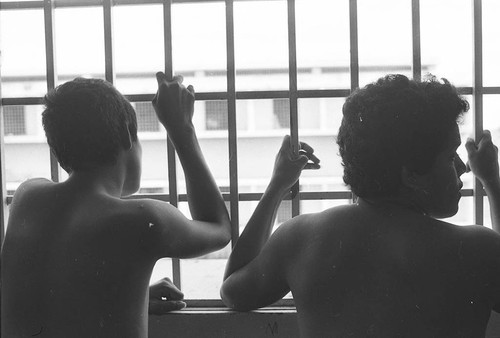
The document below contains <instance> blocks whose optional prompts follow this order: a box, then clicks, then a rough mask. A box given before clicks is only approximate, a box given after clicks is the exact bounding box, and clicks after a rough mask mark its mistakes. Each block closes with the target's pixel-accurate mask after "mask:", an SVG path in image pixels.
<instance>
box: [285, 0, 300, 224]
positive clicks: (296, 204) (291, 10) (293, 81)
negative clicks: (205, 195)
mask: <svg viewBox="0 0 500 338" xmlns="http://www.w3.org/2000/svg"><path fill="white" fill-rule="evenodd" d="M287 5H288V6H287V9H288V74H289V75H288V76H289V86H290V88H289V90H290V94H289V95H290V136H291V140H292V147H293V152H294V154H295V155H298V153H299V118H298V95H297V37H296V34H295V33H296V32H295V0H288V1H287ZM299 181H300V179H299V180H297V182H296V183H295V184H294V185H293V187H292V191H291V192H292V217H295V216H297V215H299V214H300V195H299V194H298V192H299V189H300V183H299Z"/></svg>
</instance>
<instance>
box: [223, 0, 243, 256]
mask: <svg viewBox="0 0 500 338" xmlns="http://www.w3.org/2000/svg"><path fill="white" fill-rule="evenodd" d="M233 5H234V4H233V0H226V53H227V55H226V58H227V60H226V62H227V118H228V130H227V131H228V147H229V196H230V200H229V205H230V209H231V210H230V214H231V246H232V247H234V245H235V244H236V241H237V240H238V237H239V235H240V225H239V224H240V220H239V189H238V135H237V129H236V66H235V60H234V6H233Z"/></svg>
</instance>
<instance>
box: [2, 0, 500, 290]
mask: <svg viewBox="0 0 500 338" xmlns="http://www.w3.org/2000/svg"><path fill="white" fill-rule="evenodd" d="M280 1H286V3H287V32H288V41H287V42H288V69H287V70H286V71H283V70H275V73H276V74H278V75H280V76H288V89H286V90H262V91H236V87H235V82H236V73H237V70H236V67H235V41H234V40H235V37H234V36H235V34H234V4H235V3H237V2H239V1H238V0H225V1H223V2H224V3H225V19H226V32H225V33H226V35H225V36H226V62H227V63H226V69H225V70H223V71H220V74H222V76H225V77H226V83H227V91H223V92H200V93H197V94H196V97H197V100H198V101H200V100H201V101H206V102H205V109H206V111H205V112H206V120H205V121H206V122H205V123H206V124H205V127H206V130H227V132H228V141H227V142H228V148H229V154H228V167H229V168H228V170H229V178H228V181H229V186H228V187H227V186H225V187H224V195H225V198H226V201H227V202H228V204H229V205H230V208H229V209H230V215H231V222H232V242H233V244H234V242H235V241H236V239H237V238H238V236H239V224H240V210H239V203H240V201H256V200H258V199H259V198H260V196H261V194H252V193H240V192H239V189H238V185H239V177H238V142H237V139H238V133H237V132H238V129H237V113H238V112H237V111H236V101H237V100H253V99H256V100H257V99H273V116H275V119H276V121H277V122H276V123H277V125H278V126H279V127H280V128H286V129H289V131H290V134H291V135H292V140H293V142H295V143H297V142H298V139H299V126H298V118H297V114H298V112H297V110H298V107H297V106H298V104H297V101H298V99H300V98H331V97H345V96H347V95H349V93H350V92H352V91H353V90H355V89H356V88H358V87H359V73H360V65H359V55H358V53H359V46H358V45H359V34H358V9H357V7H358V1H357V0H344V1H345V2H346V3H348V13H349V14H348V15H349V25H348V26H349V48H350V54H349V55H350V59H349V68H348V74H349V79H350V83H349V85H348V86H349V88H340V89H323V88H321V89H320V88H318V89H315V90H298V88H297V74H298V73H299V69H298V67H297V46H296V40H297V36H296V13H295V7H296V1H295V0H280ZM470 1H471V3H472V4H473V28H474V31H473V39H474V57H473V62H474V65H473V66H474V69H473V75H474V81H473V84H472V86H471V87H462V88H459V90H460V92H461V93H463V94H467V95H472V98H473V107H474V110H473V121H474V132H475V134H476V135H477V134H479V133H480V132H481V131H482V129H483V97H484V95H488V94H500V87H484V86H483V81H482V75H483V67H482V61H481V60H482V57H483V55H482V48H483V46H482V34H483V32H482V19H481V18H482V1H481V0H470ZM185 2H190V3H193V4H196V3H199V4H202V3H207V2H210V1H206V0H198V1H196V0H147V1H144V0H114V1H112V0H104V1H103V0H99V1H98V0H95V1H88V0H77V1H73V0H71V1H69V0H55V1H49V0H44V1H28V2H23V1H19V2H16V1H8V2H6V1H0V10H1V11H4V10H5V11H11V10H12V11H15V10H19V11H22V10H26V9H40V10H43V13H44V29H45V32H44V34H45V41H44V42H45V54H46V78H44V81H45V82H46V83H45V85H46V88H47V89H48V90H50V89H53V88H54V87H55V79H56V78H57V74H56V63H55V46H54V35H55V34H54V22H53V21H54V9H55V8H63V7H72V6H82V7H85V6H93V7H101V8H102V11H103V27H104V37H103V38H104V44H105V51H104V52H105V77H106V79H107V80H108V81H110V82H114V80H115V77H116V74H115V67H114V66H115V63H114V57H115V53H114V46H113V24H112V23H113V22H112V19H113V15H112V14H113V13H112V12H113V10H114V8H115V7H116V6H123V5H132V4H142V5H143V4H161V6H162V10H163V25H164V27H163V28H164V29H163V33H164V71H165V73H166V74H167V76H171V75H172V74H173V62H172V26H171V25H172V20H171V19H172V4H177V3H185ZM221 2H222V1H221ZM261 2H263V3H264V1H261ZM271 2H273V1H270V3H271ZM297 2H298V0H297ZM420 13H421V9H420V0H411V17H412V24H411V28H412V34H411V38H412V44H411V48H412V61H411V62H412V74H413V77H414V78H415V79H420V78H421V76H422V70H425V65H422V60H421V46H420V43H421V34H420V33H421V25H420ZM325 42H326V41H325ZM404 66H405V65H404ZM362 70H363V69H361V71H362ZM255 72H256V71H255V70H245V69H239V70H238V74H241V75H243V74H247V75H252V76H253V75H255ZM147 75H148V76H149V77H152V76H153V75H152V74H151V75H149V74H147ZM2 81H4V80H3V79H2ZM264 85H265V84H264V83H263V86H264ZM152 96H153V94H130V95H127V97H128V98H129V99H130V100H131V101H132V102H135V105H136V111H137V117H138V123H139V131H153V132H157V131H159V130H160V128H159V124H158V122H157V120H156V118H155V116H154V111H153V112H152V107H151V105H150V103H149V102H145V101H151V99H152ZM141 101H144V102H141ZM41 102H42V98H41V97H1V104H2V105H3V107H2V109H3V112H2V113H3V119H4V120H3V121H4V134H5V135H23V134H26V131H27V130H26V128H27V126H26V121H25V118H26V117H25V111H24V105H36V104H40V103H41ZM21 110H22V112H21ZM165 139H166V138H165ZM0 143H1V146H2V149H3V147H4V139H3V138H0ZM296 149H297V147H296ZM167 150H168V156H167V163H166V164H165V167H166V168H168V181H169V182H168V197H167V200H168V201H169V202H170V203H172V204H173V205H174V206H177V205H178V203H179V201H180V200H181V201H182V200H185V199H186V198H185V195H180V194H179V193H178V191H177V179H178V177H177V172H176V159H175V152H174V148H173V146H172V145H171V144H170V143H169V144H168V148H167ZM48 165H50V167H51V178H52V180H54V181H58V180H59V167H58V165H57V161H56V160H55V158H54V157H53V156H51V157H50V164H48ZM1 175H2V176H1V181H2V185H3V186H2V189H1V191H2V196H1V198H2V202H3V203H2V215H3V214H5V213H4V211H6V210H7V205H6V201H7V200H8V199H7V196H5V191H6V188H5V175H6V174H5V162H4V161H3V160H2V162H1ZM151 189H153V190H149V189H148V188H146V189H144V190H142V191H141V192H143V193H160V191H157V190H155V188H151ZM298 190H299V186H298V184H297V185H296V186H295V187H294V188H293V191H294V192H297V191H298ZM161 192H163V191H161ZM8 195H9V199H11V197H10V195H11V191H9V192H8ZM465 195H466V196H473V199H474V204H473V207H474V215H475V216H474V219H475V222H476V223H477V224H482V223H483V222H484V214H483V204H484V191H483V189H482V187H481V186H480V184H479V182H478V181H476V182H475V184H474V186H473V189H472V190H466V191H465ZM294 196H295V197H294V198H293V199H291V200H290V196H288V200H287V201H284V202H283V205H282V208H280V210H279V211H278V220H280V219H285V217H289V216H286V215H289V213H291V214H292V215H293V216H295V215H297V214H298V213H300V210H299V207H300V201H301V200H320V199H346V198H348V197H352V195H351V194H350V193H349V192H346V191H334V192H331V191H318V192H300V193H298V194H295V195H294ZM158 198H162V199H165V198H164V196H162V197H160V195H158ZM285 214H286V215H285ZM2 229H4V220H3V218H2ZM3 233H4V232H3V230H2V231H1V234H0V235H1V236H2V238H3ZM172 262H173V263H172V271H173V277H174V278H173V279H174V282H175V283H176V285H178V286H180V284H181V271H180V269H181V266H180V263H179V260H177V259H174V260H172Z"/></svg>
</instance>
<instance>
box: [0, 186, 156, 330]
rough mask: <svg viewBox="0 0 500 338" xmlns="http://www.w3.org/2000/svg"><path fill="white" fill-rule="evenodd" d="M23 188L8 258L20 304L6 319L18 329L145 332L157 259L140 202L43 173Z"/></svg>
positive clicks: (13, 298)
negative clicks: (50, 178) (150, 247)
mask: <svg viewBox="0 0 500 338" xmlns="http://www.w3.org/2000/svg"><path fill="white" fill-rule="evenodd" d="M20 190H21V191H22V192H21V193H18V194H16V198H15V199H14V201H13V209H14V212H13V213H12V215H11V219H10V223H11V224H12V225H13V226H12V228H10V227H9V236H10V240H9V241H6V243H5V247H4V256H3V261H4V264H3V266H2V271H3V283H2V288H3V290H4V291H5V292H3V293H2V298H3V300H2V301H3V302H4V304H6V305H5V306H6V307H11V306H13V307H14V308H17V311H16V310H14V311H12V312H10V311H9V312H8V315H7V316H4V318H3V324H4V325H5V326H6V327H10V328H15V331H12V332H11V333H14V336H19V337H22V336H28V337H29V336H34V335H36V334H39V335H40V336H42V337H44V336H45V337H62V336H64V334H67V333H68V332H74V333H73V334H72V336H73V337H78V336H79V335H80V334H81V336H82V337H140V336H141V333H142V332H144V331H145V328H146V325H147V300H148V298H147V290H148V285H149V278H150V275H151V271H152V268H153V265H154V259H153V258H154V257H153V255H152V253H151V252H149V251H148V248H147V244H148V239H147V234H148V230H149V227H148V224H149V223H148V221H147V219H145V217H144V216H143V215H141V210H140V203H141V202H140V201H137V200H131V201H127V200H120V199H118V198H111V197H109V196H106V195H104V194H102V195H99V194H95V193H93V192H85V191H82V189H81V187H75V186H74V185H72V184H71V183H68V182H65V183H59V184H55V183H52V182H50V181H46V180H42V179H39V180H33V181H29V182H26V183H24V184H23V185H22V186H21V187H20ZM142 203H144V202H142ZM20 286H21V287H20ZM73 304H78V306H74V305H73ZM26 309H29V310H30V311H26ZM137 318H141V320H140V321H137ZM21 331H22V332H23V333H22V334H21ZM6 336H9V332H6Z"/></svg>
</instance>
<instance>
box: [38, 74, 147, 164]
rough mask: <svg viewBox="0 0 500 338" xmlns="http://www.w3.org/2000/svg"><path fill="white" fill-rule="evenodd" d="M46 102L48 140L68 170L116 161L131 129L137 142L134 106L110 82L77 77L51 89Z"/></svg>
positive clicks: (43, 120) (45, 115)
mask: <svg viewBox="0 0 500 338" xmlns="http://www.w3.org/2000/svg"><path fill="white" fill-rule="evenodd" d="M44 103H45V110H44V111H43V113H42V123H43V127H44V129H45V135H46V136H47V142H48V144H49V146H50V148H51V150H52V152H53V153H54V155H55V156H56V157H57V159H58V161H59V163H60V165H61V167H62V168H63V169H64V170H66V171H67V172H71V171H74V170H81V169H86V168H91V167H93V166H95V165H108V164H114V163H116V159H117V155H118V152H119V150H120V148H121V147H123V146H124V145H125V144H127V143H128V137H129V136H128V135H129V134H128V133H129V132H130V135H131V137H132V141H137V119H136V116H135V111H134V108H133V107H132V105H131V104H130V103H129V102H128V101H127V99H126V98H125V97H124V96H123V95H122V94H120V92H118V90H116V89H115V88H114V87H113V85H112V84H110V83H109V82H106V81H104V80H101V79H84V78H76V79H74V80H73V81H69V82H66V83H64V84H62V85H60V86H58V87H57V88H56V89H54V90H52V91H50V92H49V93H48V94H47V95H45V98H44ZM127 129H128V131H127ZM125 138H127V139H125Z"/></svg>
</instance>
